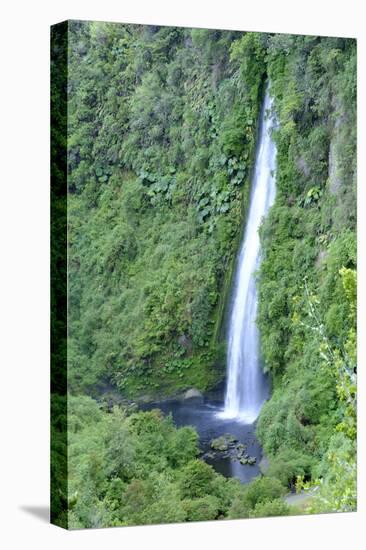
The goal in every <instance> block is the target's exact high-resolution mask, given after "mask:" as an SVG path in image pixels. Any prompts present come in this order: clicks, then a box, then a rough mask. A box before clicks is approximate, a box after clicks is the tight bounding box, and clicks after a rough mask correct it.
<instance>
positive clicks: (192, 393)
mask: <svg viewBox="0 0 366 550" xmlns="http://www.w3.org/2000/svg"><path fill="white" fill-rule="evenodd" d="M183 399H203V395H202V393H201V392H200V391H199V390H197V389H196V388H191V389H190V390H187V391H186V393H185V394H184V396H183Z"/></svg>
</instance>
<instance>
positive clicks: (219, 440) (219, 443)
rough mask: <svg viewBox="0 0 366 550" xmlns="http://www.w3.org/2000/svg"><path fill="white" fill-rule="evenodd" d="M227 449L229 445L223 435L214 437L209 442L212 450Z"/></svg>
mask: <svg viewBox="0 0 366 550" xmlns="http://www.w3.org/2000/svg"><path fill="white" fill-rule="evenodd" d="M228 448H229V444H228V442H227V441H226V439H225V437H224V436H223V435H222V436H220V437H216V438H215V439H212V441H211V449H214V450H215V451H227V450H228Z"/></svg>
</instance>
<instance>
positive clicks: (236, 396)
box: [221, 89, 276, 423]
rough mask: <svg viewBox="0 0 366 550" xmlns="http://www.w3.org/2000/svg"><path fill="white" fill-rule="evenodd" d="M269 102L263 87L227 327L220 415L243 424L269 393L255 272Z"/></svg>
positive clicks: (266, 188)
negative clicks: (260, 332) (261, 354)
mask: <svg viewBox="0 0 366 550" xmlns="http://www.w3.org/2000/svg"><path fill="white" fill-rule="evenodd" d="M271 106H272V99H271V98H270V95H269V92H268V89H267V91H266V94H265V98H264V104H263V108H262V112H261V117H260V130H259V144H258V148H257V155H256V160H255V168H254V175H253V181H252V191H251V198H250V206H249V213H248V219H247V225H246V228H245V233H244V239H243V242H242V244H241V248H240V253H239V257H238V263H237V268H236V273H235V282H234V288H233V299H232V309H231V315H230V322H229V331H228V352H227V388H226V396H225V408H224V412H223V413H222V415H221V416H223V417H225V418H239V419H240V420H243V421H244V422H246V423H251V422H254V420H255V419H256V418H257V416H258V414H259V411H260V409H261V407H262V405H263V402H264V401H265V399H266V398H267V394H268V383H267V380H266V377H265V375H264V373H263V371H262V367H261V361H260V353H259V332H258V328H257V325H256V316H257V306H258V299H257V289H256V280H255V273H256V270H257V269H258V267H259V262H260V241H259V235H258V230H259V227H260V225H261V222H262V219H263V217H264V216H265V215H266V214H267V212H268V209H269V208H270V206H271V205H272V204H273V202H274V198H275V194H276V187H275V178H274V170H275V163H276V148H275V144H274V142H273V140H272V138H271V135H270V131H271V128H272V127H273V125H274V121H273V117H272V115H271V114H270V113H271Z"/></svg>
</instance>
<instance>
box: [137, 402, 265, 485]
mask: <svg viewBox="0 0 366 550" xmlns="http://www.w3.org/2000/svg"><path fill="white" fill-rule="evenodd" d="M141 409H143V410H151V409H160V410H162V411H163V413H164V414H170V413H171V414H172V417H173V420H174V423H175V425H176V426H177V427H181V426H193V427H194V428H196V430H197V432H198V435H199V444H200V450H201V452H202V456H203V458H204V460H205V461H206V462H207V463H208V464H211V465H212V466H213V468H214V469H215V470H216V471H217V472H219V473H220V474H222V475H224V476H225V477H237V478H238V479H239V480H240V481H241V482H242V483H248V482H249V481H250V480H251V479H253V478H254V477H256V476H258V475H259V473H260V470H259V466H258V464H259V462H260V460H261V458H262V449H261V446H260V444H259V443H258V441H257V439H256V437H255V423H252V424H245V423H244V422H243V421H236V420H233V419H226V418H222V415H220V413H222V410H223V404H222V403H220V402H215V401H203V400H199V399H187V400H176V401H173V400H172V401H161V402H157V403H149V404H144V405H141ZM227 433H230V434H232V435H234V436H235V437H236V438H237V439H238V442H240V443H243V444H244V445H245V446H246V451H245V452H246V453H247V454H248V455H250V456H254V457H255V458H256V463H255V464H254V465H252V466H250V465H247V464H245V465H243V464H240V462H239V460H237V459H233V458H230V457H223V456H222V455H221V453H217V454H216V456H215V457H214V458H209V457H205V453H207V452H208V451H210V450H211V447H210V442H211V440H212V439H213V438H216V437H219V436H221V435H224V434H227Z"/></svg>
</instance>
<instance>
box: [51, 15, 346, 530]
mask: <svg viewBox="0 0 366 550" xmlns="http://www.w3.org/2000/svg"><path fill="white" fill-rule="evenodd" d="M65 26H66V25H65ZM67 26H68V32H67V48H68V74H67V107H68V126H67V128H68V136H67V137H68V139H67V171H68V175H67V184H68V198H67V201H68V204H67V216H68V218H67V223H68V266H67V267H68V281H67V282H68V292H69V296H68V297H69V308H68V317H69V324H68V329H69V332H68V335H67V336H68V348H67V362H68V367H67V386H68V390H69V399H68V410H66V402H67V400H66V395H65V393H66V376H64V377H62V379H61V380H62V383H61V386H60V387H57V380H55V383H54V385H53V392H54V395H53V399H52V412H53V419H52V420H53V425H52V442H53V448H52V456H53V470H52V479H53V485H54V487H58V488H59V490H54V491H53V501H52V516H53V519H54V521H56V523H58V524H60V525H63V526H68V527H70V528H80V527H103V526H111V525H134V524H149V523H162V522H179V521H200V520H212V519H224V518H244V517H246V518H247V517H260V516H272V515H276V516H278V515H287V514H289V513H293V512H294V510H291V508H290V507H289V506H288V505H287V504H286V502H285V501H284V499H283V497H284V495H285V493H286V492H288V490H289V488H290V487H291V488H292V487H294V486H295V485H296V487H297V488H305V489H312V493H313V492H314V489H315V488H316V489H317V490H316V491H315V493H314V494H315V496H314V497H313V498H312V499H311V503H310V505H309V506H308V507H307V511H310V512H318V511H344V510H353V509H355V506H356V485H355V483H356V482H355V478H356V462H355V460H356V458H355V456H356V441H355V439H356V408H355V407H356V404H355V401H356V385H355V376H356V328H355V324H356V239H355V223H356V220H355V213H356V210H355V194H356V158H355V150H356V148H355V141H356V111H355V109H356V46H355V42H354V41H353V40H349V39H334V38H319V37H304V36H290V35H270V34H258V33H242V32H233V31H213V30H200V29H181V28H169V27H152V26H150V27H146V26H136V25H120V24H110V23H91V22H78V21H73V22H70V23H68V25H67ZM61 30H62V29H61ZM65 44H66V39H65V34H64V35H62V33H61V34H60V36H58V37H57V43H56V44H54V45H55V46H56V49H57V48H59V49H61V50H62V48H64V47H65ZM56 53H57V51H56ZM64 53H65V52H64ZM54 68H56V69H57V66H56V67H54ZM268 77H269V80H270V83H271V93H272V94H273V96H274V100H275V111H276V114H277V117H278V122H279V125H278V128H277V129H276V131H275V132H274V138H275V140H276V143H277V148H278V158H277V163H278V167H277V187H278V189H277V197H276V202H275V205H274V206H273V208H272V209H271V211H270V214H269V216H268V218H267V219H266V221H265V222H264V224H263V226H262V228H261V240H262V247H263V261H262V264H261V267H260V270H259V273H258V285H259V315H258V324H259V328H260V332H261V338H262V354H263V361H264V366H265V369H266V370H267V371H268V372H269V373H270V376H271V378H272V381H273V392H272V396H271V398H270V400H269V401H268V402H267V403H266V404H265V405H264V407H263V409H262V412H261V415H260V418H259V421H258V426H257V435H258V437H259V439H260V441H261V443H262V445H263V448H264V451H265V454H266V455H267V457H268V459H269V469H268V471H267V472H266V474H265V476H260V477H259V478H257V479H255V480H254V481H253V482H251V483H250V484H248V485H242V484H240V482H239V481H238V480H237V479H225V478H224V477H223V476H221V475H219V474H218V473H216V472H215V471H214V470H213V468H212V467H211V466H209V465H207V464H206V463H205V462H204V461H203V460H201V459H200V458H199V456H200V450H199V446H198V436H197V433H196V431H195V430H194V429H193V428H191V427H183V428H180V429H177V428H176V427H175V426H174V423H173V421H172V418H171V417H164V416H163V415H162V413H161V412H160V411H158V410H155V411H150V412H136V410H134V409H133V408H132V407H129V406H128V402H129V401H130V400H132V399H138V398H141V397H146V396H147V397H150V398H154V397H157V396H160V397H163V396H168V395H174V394H176V393H180V392H182V391H183V390H185V389H187V388H190V387H196V388H198V389H199V390H201V391H205V390H207V389H210V388H212V387H214V386H215V385H216V384H217V383H218V382H219V381H220V380H222V379H223V377H224V375H225V343H224V342H223V339H222V336H221V333H222V325H223V320H224V314H225V305H226V303H227V301H228V296H229V294H228V293H229V288H230V283H231V275H232V270H233V263H234V260H235V256H236V251H237V247H238V242H239V239H240V237H241V229H242V227H243V223H244V221H245V215H246V208H247V205H248V198H249V191H250V177H251V170H252V166H253V158H254V151H255V146H256V137H257V136H256V134H257V119H258V114H259V110H260V106H261V101H262V95H263V86H264V83H265V80H266V78H268ZM65 78H66V77H65V74H64V73H63V72H62V71H61V72H60V71H54V73H53V81H52V110H53V124H54V128H53V139H52V142H53V151H52V153H53V155H52V158H53V163H54V166H53V172H54V175H55V183H56V187H55V186H54V192H55V195H57V193H58V194H59V195H60V196H57V197H56V198H57V200H56V199H55V198H53V207H54V208H56V209H55V213H57V211H58V213H59V214H60V212H61V213H65V212H66V208H65V204H64V202H65V201H64V198H63V196H62V189H61V188H62V184H63V183H64V181H65V177H64V171H65V170H64V168H65V166H64V164H65V163H64V158H58V156H60V157H62V154H60V155H58V152H60V151H63V150H64V148H65V143H64V137H63V136H64V133H65V95H66V86H65V85H64V84H65V83H64V80H65ZM59 199H60V200H59ZM57 208H58V210H57ZM61 218H62V221H66V219H65V215H64V216H60V219H61ZM52 223H53V230H52V231H53V234H54V235H55V234H57V233H58V232H60V229H59V226H58V225H57V220H56V217H54V218H53V222H52ZM61 226H62V227H61V229H62V230H63V232H62V235H63V236H65V231H64V228H63V225H62V223H61ZM58 244H59V247H57V246H56V247H54V248H53V254H54V257H53V274H54V277H55V282H53V290H54V294H55V295H53V304H52V307H53V310H55V309H56V308H57V307H60V304H57V303H56V301H57V300H56V298H58V299H59V297H60V296H63V295H64V294H65V289H66V286H65V283H66V274H65V273H64V271H62V272H58V267H59V264H60V263H61V264H62V261H60V260H58V258H59V256H62V250H61V249H62V248H63V247H62V245H63V244H65V243H63V242H62V238H61V237H60V239H59V243H58ZM56 295H57V296H56ZM58 321H59V319H58V317H57V315H55V314H53V317H52V322H53V332H54V334H53V342H54V348H53V355H54V357H53V362H54V369H53V372H54V373H56V372H57V374H58V375H59V374H60V372H61V371H62V372H63V374H64V375H66V371H65V370H64V369H63V364H64V363H65V361H66V355H65V353H63V352H62V349H64V350H65V351H66V348H65V346H64V340H65V336H66V335H65V334H64V332H63V331H62V330H61V329H60V327H59V325H58ZM61 321H62V318H61ZM63 325H65V323H64V324H63ZM110 388H113V391H114V392H115V393H116V394H118V396H120V397H121V402H123V403H124V405H123V406H122V405H121V406H117V405H116V406H114V407H113V409H111V410H109V409H108V408H106V407H105V406H104V405H103V404H102V403H103V400H102V399H100V397H101V395H103V392H104V391H107V390H109V389H110ZM86 394H87V395H88V396H86ZM66 424H67V427H68V441H67V442H66V440H65V426H66ZM66 443H68V455H67V456H66ZM66 479H68V486H67V487H66V484H65V480H66ZM302 511H303V510H302Z"/></svg>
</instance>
